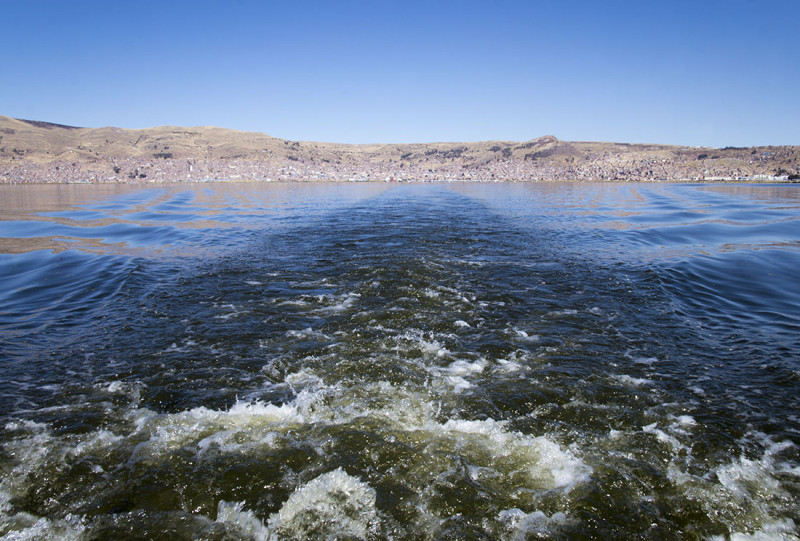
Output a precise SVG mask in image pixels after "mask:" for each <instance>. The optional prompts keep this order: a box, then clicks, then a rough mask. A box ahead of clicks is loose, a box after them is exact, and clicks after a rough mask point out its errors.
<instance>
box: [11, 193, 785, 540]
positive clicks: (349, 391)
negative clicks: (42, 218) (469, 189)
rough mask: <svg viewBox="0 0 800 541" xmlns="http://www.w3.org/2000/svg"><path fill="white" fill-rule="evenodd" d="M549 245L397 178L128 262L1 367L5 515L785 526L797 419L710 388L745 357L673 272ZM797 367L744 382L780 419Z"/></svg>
mask: <svg viewBox="0 0 800 541" xmlns="http://www.w3.org/2000/svg"><path fill="white" fill-rule="evenodd" d="M560 238H561V237H559V233H558V232H554V231H553V230H552V229H547V228H545V227H537V226H536V224H535V223H534V224H530V223H529V224H526V226H525V227H519V226H518V224H515V223H514V222H513V221H512V220H510V219H508V218H507V217H503V216H501V215H500V214H498V213H496V212H494V211H493V210H491V208H490V207H489V206H487V205H486V204H485V203H484V202H483V201H482V200H481V198H480V197H473V196H470V194H469V193H457V192H454V191H452V190H449V189H447V188H445V187H443V186H433V187H425V188H424V190H423V189H422V188H421V187H409V188H398V189H395V190H390V191H387V192H385V193H381V194H377V195H374V196H373V197H370V198H368V199H365V200H363V201H361V202H357V203H352V204H350V205H348V206H346V207H344V208H340V209H337V210H333V211H332V212H330V213H327V214H320V215H317V216H315V217H314V218H313V219H309V220H307V221H305V222H304V223H302V224H301V225H297V226H291V227H284V228H282V229H280V230H279V231H270V230H268V229H267V230H264V231H263V232H260V233H258V234H250V236H248V241H247V242H246V243H242V244H240V245H239V246H238V247H237V248H236V249H235V250H230V249H229V250H226V251H225V252H224V253H222V254H221V255H219V256H218V257H216V258H209V259H207V260H206V261H202V262H194V263H192V264H191V265H188V266H184V267H183V268H181V267H179V266H175V264H174V262H159V261H152V260H151V261H148V260H135V261H136V265H137V266H136V268H135V269H133V270H130V271H129V275H128V276H127V278H126V279H125V281H124V282H122V283H120V284H118V285H115V286H113V288H111V289H109V290H108V291H105V292H103V293H102V294H103V296H104V298H105V299H106V301H107V300H108V299H111V302H106V303H105V304H103V305H102V307H99V308H97V311H96V312H92V313H91V314H90V315H89V316H87V318H86V320H84V322H83V323H82V324H81V330H80V336H79V337H77V336H71V337H70V338H69V339H64V340H62V341H60V342H58V343H56V344H54V345H52V346H48V347H47V348H42V350H41V351H40V352H39V353H38V355H36V356H35V358H29V359H27V361H28V362H27V363H26V364H24V366H23V364H22V363H21V361H20V362H17V363H14V364H13V367H10V368H9V369H8V372H7V373H8V374H10V375H11V376H13V377H9V378H8V381H7V383H6V384H7V385H9V386H11V387H14V386H17V387H18V389H16V390H15V391H14V395H15V396H16V398H15V402H14V404H10V405H9V410H8V414H7V415H4V423H5V430H4V433H3V436H2V455H0V471H2V481H0V510H2V513H3V518H2V522H0V533H5V534H6V535H8V536H9V537H10V538H36V537H40V536H50V537H57V536H63V537H71V536H72V537H77V536H81V537H83V538H87V539H109V538H114V539H125V538H130V539H135V538H164V539H194V538H208V539H230V538H235V539H239V538H241V539H309V538H313V539H383V538H389V539H471V538H490V539H525V538H531V537H532V538H540V537H541V538H556V539H570V538H617V539H637V538H648V539H650V538H652V539H692V538H695V539H703V538H715V537H719V538H720V539H724V538H726V537H728V536H731V535H745V534H747V535H753V536H764V538H767V537H769V538H785V539H795V538H796V522H797V521H798V520H800V517H798V516H797V515H798V511H797V509H798V508H800V505H798V504H799V503H800V501H798V500H800V489H799V488H798V475H799V472H800V469H798V468H799V467H800V466H799V465H798V457H797V447H796V443H795V441H796V440H797V435H798V432H797V430H798V418H797V417H794V419H793V420H792V419H790V420H788V421H787V420H785V419H784V420H780V421H776V419H775V417H774V416H771V415H770V414H769V413H768V412H765V411H764V410H763V409H762V408H763V406H764V405H763V404H762V403H758V402H757V401H756V402H747V401H746V400H740V401H734V402H731V399H730V398H731V394H730V393H729V391H731V386H730V385H731V383H732V382H733V381H737V382H738V379H737V378H747V377H750V376H752V375H753V374H755V373H758V374H762V376H763V372H759V371H758V370H755V369H754V368H752V367H751V368H748V365H747V363H746V362H745V361H744V360H741V362H740V361H739V360H738V358H736V359H731V358H729V359H727V360H725V359H721V357H720V355H719V350H718V347H719V342H718V341H717V340H718V337H715V336H714V335H710V334H708V333H704V332H703V331H702V329H699V328H698V327H697V326H694V325H692V324H691V321H690V319H687V317H688V316H687V315H686V314H685V313H684V312H683V311H682V310H681V309H680V305H678V304H676V302H675V298H674V296H673V293H671V290H670V289H669V288H665V287H664V283H665V280H668V279H669V276H668V275H663V276H662V274H658V275H657V276H656V278H652V277H648V273H647V272H642V269H638V268H621V267H620V266H618V265H616V266H615V265H598V263H597V262H596V261H592V260H591V259H585V258H580V257H574V256H570V255H566V254H565V252H564V251H563V250H561V249H560V247H559V242H561V241H560ZM126 268H127V267H126ZM150 273H152V274H150ZM114 275H115V276H119V273H117V272H115V273H114ZM153 275H155V276H158V280H156V281H155V282H154V281H153V280H152V276H153ZM664 276H666V278H665V277H664ZM87 321H88V322H87ZM30 347H35V341H34V344H33V345H30ZM14 351H15V352H16V353H14V355H17V356H20V358H22V357H24V351H29V350H27V349H23V350H14ZM723 361H724V362H726V363H728V366H735V367H736V370H738V371H739V374H738V375H735V376H730V375H725V371H724V370H722V369H720V368H719V365H720V363H721V362H723ZM773 370H777V371H781V370H783V371H785V370H787V369H786V367H781V366H778V365H776V366H775V367H774V368H773ZM792 374H794V376H793V377H794V378H795V379H794V380H791V377H792ZM796 374H797V373H796V372H792V371H791V370H789V378H790V379H789V380H788V381H787V380H785V379H782V378H777V377H776V375H775V374H772V376H769V375H767V376H765V377H767V378H770V377H771V378H772V379H773V380H774V379H781V380H782V381H783V385H784V387H783V389H782V390H781V388H779V387H775V392H776V393H777V395H779V396H782V397H784V398H785V400H786V404H785V406H786V410H785V411H787V412H789V414H790V415H794V416H796V415H797V414H798V412H800V407H798V404H797V398H796V393H795V391H796V390H797V387H798V383H797V375H796ZM26 375H27V376H28V377H27V379H25V377H23V376H26ZM33 376H39V379H38V380H37V379H36V378H34V377H33ZM726 378H732V379H726ZM767 385H774V381H772V382H771V383H767ZM736 389H739V387H738V386H737V387H736Z"/></svg>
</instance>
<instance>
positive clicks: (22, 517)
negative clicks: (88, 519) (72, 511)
mask: <svg viewBox="0 0 800 541" xmlns="http://www.w3.org/2000/svg"><path fill="white" fill-rule="evenodd" d="M9 519H10V520H9ZM9 519H7V518H6V517H2V518H0V531H2V530H5V529H6V526H8V527H9V528H15V529H11V530H10V531H7V532H6V534H5V535H3V540H4V541H28V540H30V541H39V540H41V539H47V540H48V541H50V540H52V541H73V540H74V541H77V540H78V539H81V538H82V537H83V532H84V530H85V527H84V526H83V524H81V522H80V519H78V518H77V517H75V516H74V515H67V516H66V517H64V519H49V518H46V517H36V516H34V515H31V514H28V513H17V514H15V515H13V516H12V517H9Z"/></svg>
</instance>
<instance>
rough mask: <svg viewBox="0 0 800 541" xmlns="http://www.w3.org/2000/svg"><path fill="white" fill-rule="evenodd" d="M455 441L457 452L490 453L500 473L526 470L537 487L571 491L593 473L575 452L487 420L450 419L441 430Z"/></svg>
mask: <svg viewBox="0 0 800 541" xmlns="http://www.w3.org/2000/svg"><path fill="white" fill-rule="evenodd" d="M438 429H439V430H441V431H442V432H443V435H447V436H449V437H451V438H453V437H454V438H456V439H458V440H460V441H459V442H458V443H457V448H459V449H462V450H463V451H466V452H467V454H469V446H470V445H471V446H477V447H478V448H480V449H481V450H482V451H483V452H485V451H489V456H491V457H492V464H490V465H489V466H491V467H494V468H495V469H496V467H497V466H499V465H500V464H499V463H503V462H505V463H506V464H505V466H510V467H512V468H513V467H516V468H522V471H524V472H525V473H526V474H527V476H528V478H529V481H531V482H532V483H533V484H534V485H538V486H540V487H548V488H568V487H571V486H573V485H575V484H577V483H579V482H584V481H586V480H587V479H588V477H589V474H590V473H591V471H592V469H591V468H590V467H589V466H587V465H585V464H583V462H581V461H580V460H579V459H578V458H577V457H576V456H575V455H574V453H573V452H572V451H570V450H563V449H561V447H560V446H559V445H558V444H557V443H555V442H553V441H551V440H549V439H547V438H546V437H544V436H538V437H534V436H529V435H525V434H520V433H516V432H507V431H506V430H505V423H502V422H498V421H494V420H493V419H485V420H482V421H466V420H455V419H450V420H448V421H447V422H446V423H444V424H443V425H440V426H439V427H438Z"/></svg>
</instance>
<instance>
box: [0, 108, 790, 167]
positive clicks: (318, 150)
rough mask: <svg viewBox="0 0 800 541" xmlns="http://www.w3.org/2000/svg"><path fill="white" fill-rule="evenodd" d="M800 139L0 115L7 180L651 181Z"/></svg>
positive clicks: (756, 156) (771, 151)
mask: <svg viewBox="0 0 800 541" xmlns="http://www.w3.org/2000/svg"><path fill="white" fill-rule="evenodd" d="M797 150H798V147H761V148H725V149H698V148H690V147H678V146H670V145H635V144H624V143H591V142H566V141H561V140H559V139H557V138H556V137H553V136H544V137H539V138H537V139H533V140H530V141H526V142H513V141H483V142H471V143H427V144H374V145H345V144H337V143H319V142H306V141H287V140H284V139H278V138H275V137H271V136H269V135H266V134H263V133H254V132H241V131H236V130H230V129H224V128H217V127H191V128H185V127H174V126H161V127H157V128H148V129H142V130H128V129H121V128H113V127H107V128H81V127H75V126H64V125H60V124H53V123H49V122H43V121H33V120H20V119H14V118H9V117H5V116H0V181H3V182H65V181H95V182H109V181H111V182H120V181H130V180H137V181H141V180H145V179H146V180H163V181H185V180H202V179H221V180H223V179H237V180H387V179H399V180H436V179H439V180H464V179H467V180H476V179H484V180H487V179H496V180H558V179H565V180H566V179H578V180H581V179H586V180H653V179H679V178H681V179H683V178H708V177H714V178H717V177H720V178H722V177H726V178H749V177H754V176H776V175H782V176H788V175H794V174H797V173H798V163H797V157H800V153H798V152H797Z"/></svg>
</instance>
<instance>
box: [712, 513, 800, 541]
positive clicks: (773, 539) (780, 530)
mask: <svg viewBox="0 0 800 541" xmlns="http://www.w3.org/2000/svg"><path fill="white" fill-rule="evenodd" d="M728 540H729V541H798V540H800V537H799V536H798V535H797V527H796V525H795V523H794V521H793V520H792V519H790V518H787V519H785V520H778V521H774V522H769V523H767V524H764V525H763V526H762V527H761V528H759V529H758V530H756V531H754V532H752V533H744V532H735V533H732V534H731V535H730V536H729V537H727V539H726V537H724V536H721V535H717V536H714V537H712V538H711V541H728Z"/></svg>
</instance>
